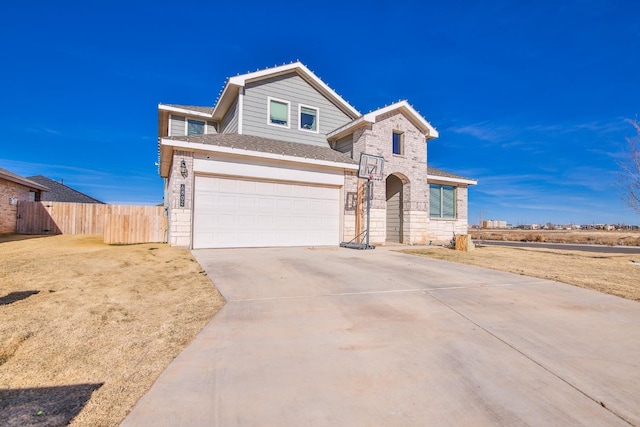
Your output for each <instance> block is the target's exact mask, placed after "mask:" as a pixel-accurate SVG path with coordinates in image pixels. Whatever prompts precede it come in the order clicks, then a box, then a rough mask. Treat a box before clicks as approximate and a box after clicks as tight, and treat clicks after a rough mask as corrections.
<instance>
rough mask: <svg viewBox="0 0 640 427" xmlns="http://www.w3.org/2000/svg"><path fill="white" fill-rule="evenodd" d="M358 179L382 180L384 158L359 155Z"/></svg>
mask: <svg viewBox="0 0 640 427" xmlns="http://www.w3.org/2000/svg"><path fill="white" fill-rule="evenodd" d="M358 178H364V179H370V180H376V181H382V179H383V178H384V157H380V156H373V155H371V154H365V153H361V154H360V166H359V168H358Z"/></svg>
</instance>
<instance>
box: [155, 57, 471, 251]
mask: <svg viewBox="0 0 640 427" xmlns="http://www.w3.org/2000/svg"><path fill="white" fill-rule="evenodd" d="M158 136H159V139H158V141H159V142H158V147H159V172H160V175H161V176H162V177H163V178H164V179H165V206H166V208H167V212H168V216H169V231H168V239H169V243H170V244H171V245H175V246H187V247H191V248H227V247H268V246H318V245H338V244H339V243H340V242H342V241H349V240H351V239H353V238H354V237H355V236H357V235H358V234H360V232H361V231H362V230H363V227H364V224H363V221H362V212H363V209H362V206H363V202H362V200H363V198H364V197H363V191H362V188H363V187H362V182H363V181H364V180H362V179H359V178H358V177H357V172H358V161H359V159H360V154H361V153H366V154H371V155H376V156H381V157H384V159H385V165H384V177H383V178H384V181H378V182H375V183H374V185H373V190H372V194H371V196H372V201H371V210H370V212H371V222H370V241H371V242H372V243H374V244H384V243H385V242H398V243H406V244H425V243H428V242H429V241H443V240H449V239H450V238H451V237H452V235H453V233H456V234H459V233H466V232H467V225H468V224H467V211H468V210H467V203H468V197H467V194H468V193H467V188H468V186H470V185H475V184H476V181H475V180H472V179H469V178H465V177H462V176H458V175H455V174H451V173H448V172H445V171H442V170H439V169H435V168H432V167H428V163H427V145H428V144H427V141H429V140H431V139H434V138H437V137H438V132H437V131H436V130H435V129H434V128H433V127H432V126H431V124H430V123H429V122H428V121H427V120H425V119H424V118H423V117H422V116H421V115H420V114H419V113H418V112H416V111H415V110H414V109H413V108H412V106H411V105H409V103H408V102H406V101H400V102H397V103H395V104H393V105H390V106H387V107H384V108H381V109H379V110H376V111H372V112H370V113H367V114H361V113H360V112H359V111H358V110H356V109H355V108H354V107H353V106H352V105H350V104H349V103H348V102H346V101H345V100H344V99H343V98H342V97H341V96H339V95H338V94H337V93H336V92H335V91H334V90H333V89H331V88H330V87H329V86H328V85H327V84H326V83H324V82H323V81H322V80H320V79H319V78H318V77H317V76H316V75H315V74H314V73H312V72H311V71H310V70H309V69H308V68H307V67H306V66H304V65H303V64H301V63H300V62H295V63H291V64H286V65H282V66H279V67H274V68H268V69H265V70H261V71H256V72H253V73H247V74H242V75H238V76H236V77H231V78H229V79H228V80H227V82H226V84H225V86H224V88H223V90H222V92H221V94H220V96H219V98H218V99H217V101H216V103H215V105H214V106H213V107H201V106H185V105H174V104H159V105H158Z"/></svg>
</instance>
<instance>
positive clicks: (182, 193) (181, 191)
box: [180, 184, 184, 208]
mask: <svg viewBox="0 0 640 427" xmlns="http://www.w3.org/2000/svg"><path fill="white" fill-rule="evenodd" d="M180 207H181V208H184V184H180Z"/></svg>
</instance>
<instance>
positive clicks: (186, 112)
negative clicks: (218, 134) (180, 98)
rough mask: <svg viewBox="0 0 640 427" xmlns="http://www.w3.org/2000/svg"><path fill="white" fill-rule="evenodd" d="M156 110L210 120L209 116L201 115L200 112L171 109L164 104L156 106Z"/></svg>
mask: <svg viewBox="0 0 640 427" xmlns="http://www.w3.org/2000/svg"><path fill="white" fill-rule="evenodd" d="M158 110H162V111H170V112H172V113H180V114H188V115H191V116H200V117H206V118H208V119H211V114H207V113H203V112H202V111H195V110H187V109H186V108H178V107H172V106H169V105H164V104H158Z"/></svg>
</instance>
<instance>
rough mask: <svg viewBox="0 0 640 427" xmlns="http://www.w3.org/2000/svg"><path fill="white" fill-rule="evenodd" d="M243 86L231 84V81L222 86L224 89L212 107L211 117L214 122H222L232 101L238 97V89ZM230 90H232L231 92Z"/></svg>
mask: <svg viewBox="0 0 640 427" xmlns="http://www.w3.org/2000/svg"><path fill="white" fill-rule="evenodd" d="M243 86H244V85H237V84H231V79H229V80H228V81H227V84H226V85H224V89H222V95H220V97H219V98H218V102H216V105H215V106H214V107H213V112H212V113H211V117H212V118H213V119H214V120H222V118H223V117H224V115H225V114H226V113H227V110H228V109H229V107H230V106H231V104H232V103H233V99H235V97H237V96H238V94H239V89H240V88H241V87H243ZM232 88H233V89H234V90H232Z"/></svg>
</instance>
